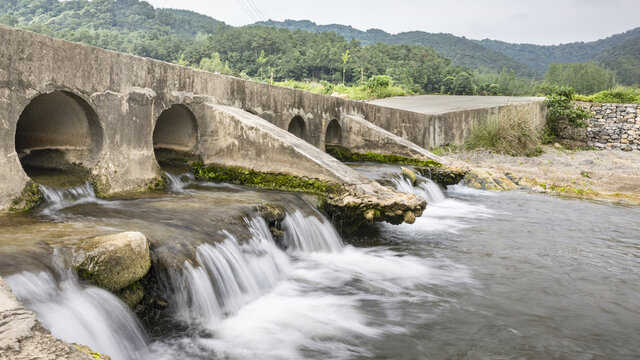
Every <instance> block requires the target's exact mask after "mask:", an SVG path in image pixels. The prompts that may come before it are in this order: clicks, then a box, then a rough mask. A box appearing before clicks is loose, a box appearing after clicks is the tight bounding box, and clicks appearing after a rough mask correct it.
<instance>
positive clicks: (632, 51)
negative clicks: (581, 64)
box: [596, 36, 640, 85]
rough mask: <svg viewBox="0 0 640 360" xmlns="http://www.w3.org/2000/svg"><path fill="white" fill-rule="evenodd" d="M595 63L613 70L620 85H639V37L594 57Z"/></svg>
mask: <svg viewBox="0 0 640 360" xmlns="http://www.w3.org/2000/svg"><path fill="white" fill-rule="evenodd" d="M596 61H597V62H599V63H601V64H602V65H604V66H606V67H608V68H610V69H615V70H616V77H617V79H618V81H620V82H621V83H623V84H626V85H632V84H640V36H639V37H635V38H631V39H628V40H627V41H625V42H623V43H621V44H619V45H616V46H614V47H612V48H609V49H607V50H606V51H604V52H602V53H600V55H598V56H597V57H596Z"/></svg>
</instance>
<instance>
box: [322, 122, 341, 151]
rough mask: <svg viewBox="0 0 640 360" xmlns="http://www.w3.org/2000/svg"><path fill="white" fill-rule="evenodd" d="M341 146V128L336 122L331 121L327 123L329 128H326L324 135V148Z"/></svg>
mask: <svg viewBox="0 0 640 360" xmlns="http://www.w3.org/2000/svg"><path fill="white" fill-rule="evenodd" d="M341 145H342V127H341V126H340V123H338V120H336V119H333V120H331V122H329V126H327V131H326V132H325V135H324V146H325V148H327V147H332V146H333V147H335V146H341Z"/></svg>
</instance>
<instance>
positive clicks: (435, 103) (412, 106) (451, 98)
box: [369, 95, 544, 115]
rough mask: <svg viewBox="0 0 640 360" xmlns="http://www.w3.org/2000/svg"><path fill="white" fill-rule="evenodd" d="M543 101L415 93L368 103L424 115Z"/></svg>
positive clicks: (540, 99)
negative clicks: (414, 94)
mask: <svg viewBox="0 0 640 360" xmlns="http://www.w3.org/2000/svg"><path fill="white" fill-rule="evenodd" d="M543 101H544V98H542V97H519V96H463V95H417V96H397V97H391V98H386V99H378V100H372V101H369V103H370V104H375V105H380V106H384V107H388V108H394V109H400V110H406V111H412V112H417V113H421V114H425V115H440V114H445V113H449V112H457V111H468V110H477V109H483V108H496V107H502V106H509V105H526V104H531V103H534V104H535V103H540V102H543Z"/></svg>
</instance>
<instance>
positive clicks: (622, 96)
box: [575, 86, 640, 104]
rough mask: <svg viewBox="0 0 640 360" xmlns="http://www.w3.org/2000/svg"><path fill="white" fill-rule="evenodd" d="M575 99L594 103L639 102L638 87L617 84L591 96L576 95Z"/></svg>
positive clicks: (639, 90)
mask: <svg viewBox="0 0 640 360" xmlns="http://www.w3.org/2000/svg"><path fill="white" fill-rule="evenodd" d="M575 99H576V100H580V101H588V102H596V103H614V104H640V89H638V88H634V87H630V86H618V87H616V88H614V89H612V90H605V91H600V92H599V93H595V94H593V95H591V96H583V95H578V96H576V97H575Z"/></svg>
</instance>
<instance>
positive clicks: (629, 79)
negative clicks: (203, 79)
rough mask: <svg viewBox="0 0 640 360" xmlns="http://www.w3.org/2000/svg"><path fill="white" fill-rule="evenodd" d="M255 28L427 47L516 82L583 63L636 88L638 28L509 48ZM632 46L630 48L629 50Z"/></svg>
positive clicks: (421, 35) (406, 36) (423, 37)
mask: <svg viewBox="0 0 640 360" xmlns="http://www.w3.org/2000/svg"><path fill="white" fill-rule="evenodd" d="M258 24H262V25H269V26H277V27H282V28H286V29H289V30H292V31H295V30H304V31H310V32H324V31H333V32H336V33H338V34H340V35H342V36H344V37H345V38H346V39H355V40H358V41H360V42H362V43H363V44H372V43H377V42H383V43H389V44H413V45H422V46H429V47H432V48H434V49H435V50H436V51H438V52H440V53H442V54H443V55H445V56H446V57H448V58H450V59H451V60H452V61H453V63H454V64H459V65H462V66H467V67H470V68H473V69H478V70H479V71H483V70H490V71H492V72H500V71H501V69H502V68H507V69H510V70H513V71H514V72H515V73H516V75H518V76H520V77H540V76H542V75H545V74H546V72H547V70H548V68H549V65H551V64H552V63H587V62H590V61H593V62H595V63H597V64H599V65H601V66H604V67H607V68H609V69H610V70H611V71H613V72H614V73H616V76H617V80H618V82H620V83H621V84H624V85H634V84H640V79H639V78H638V73H639V72H640V69H639V68H638V66H637V64H638V63H640V53H639V51H638V46H637V44H638V43H639V42H640V27H638V28H635V29H633V30H629V31H627V32H624V33H622V34H616V35H613V36H610V37H608V38H606V39H600V40H597V41H592V42H574V43H569V44H561V45H533V44H511V43H507V42H503V41H497V40H488V39H485V40H481V41H477V40H469V39H466V38H464V37H458V36H454V35H451V34H433V33H427V32H423V31H412V32H405V33H399V34H396V35H392V34H389V33H387V32H385V31H382V30H378V29H370V30H367V31H360V30H357V29H354V28H353V27H351V26H344V25H335V24H333V25H317V24H315V23H313V22H311V21H307V20H302V21H295V20H285V21H271V20H270V21H266V22H260V23H258ZM634 44H635V46H633V45H634Z"/></svg>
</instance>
